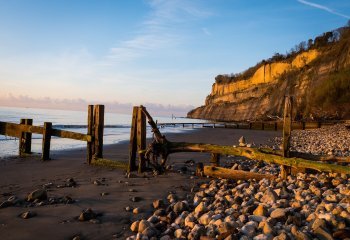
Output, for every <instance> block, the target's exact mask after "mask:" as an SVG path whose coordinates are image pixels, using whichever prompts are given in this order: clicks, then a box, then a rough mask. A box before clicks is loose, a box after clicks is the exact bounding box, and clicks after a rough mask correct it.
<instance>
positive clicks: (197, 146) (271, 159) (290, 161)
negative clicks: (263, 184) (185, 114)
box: [141, 107, 350, 174]
mask: <svg viewBox="0 0 350 240" xmlns="http://www.w3.org/2000/svg"><path fill="white" fill-rule="evenodd" d="M141 109H142V111H143V113H144V114H145V115H146V117H147V119H148V123H149V124H150V126H151V127H152V131H153V133H154V141H153V142H152V143H151V144H149V146H148V148H147V149H146V151H145V157H146V158H147V159H148V160H152V165H153V166H154V167H155V168H157V169H163V168H164V167H165V163H166V160H167V157H168V155H169V154H172V153H177V152H208V153H214V154H215V153H216V154H222V155H234V156H243V157H246V158H249V159H252V160H257V161H264V162H267V163H271V164H279V165H284V166H287V167H293V168H297V169H300V168H301V169H302V168H306V169H314V170H317V171H322V172H336V173H345V174H349V173H350V167H349V166H341V165H336V164H328V163H323V162H317V161H314V160H307V159H303V158H300V157H291V158H286V157H283V156H281V155H279V154H272V153H273V151H272V150H270V151H268V150H267V149H259V148H247V147H231V146H220V145H213V144H204V143H187V142H170V141H168V140H167V139H166V137H165V136H164V135H162V134H161V133H160V131H159V129H158V127H157V124H156V123H155V122H154V121H153V119H152V117H151V116H150V114H149V113H148V112H147V111H146V109H145V108H144V107H141ZM282 154H283V153H282ZM159 156H161V158H162V161H161V163H160V164H158V160H157V159H158V157H159Z"/></svg>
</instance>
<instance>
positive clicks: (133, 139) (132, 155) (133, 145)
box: [128, 107, 139, 172]
mask: <svg viewBox="0 0 350 240" xmlns="http://www.w3.org/2000/svg"><path fill="white" fill-rule="evenodd" d="M138 112H139V107H133V109H132V120H131V129H130V143H129V166H128V172H132V171H135V170H137V167H136V152H137V115H138Z"/></svg>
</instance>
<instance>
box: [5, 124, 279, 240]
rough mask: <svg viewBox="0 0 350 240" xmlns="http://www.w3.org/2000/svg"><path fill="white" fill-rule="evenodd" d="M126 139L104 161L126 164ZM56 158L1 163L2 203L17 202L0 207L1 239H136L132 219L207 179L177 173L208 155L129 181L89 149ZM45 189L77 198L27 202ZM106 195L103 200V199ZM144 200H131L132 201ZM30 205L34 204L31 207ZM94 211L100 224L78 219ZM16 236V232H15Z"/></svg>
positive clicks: (210, 132)
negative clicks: (97, 163)
mask: <svg viewBox="0 0 350 240" xmlns="http://www.w3.org/2000/svg"><path fill="white" fill-rule="evenodd" d="M165 135H166V137H167V139H168V140H170V141H188V142H204V143H213V144H214V143H215V144H222V145H233V144H237V143H238V139H239V138H240V137H241V136H242V135H244V136H245V138H246V140H247V142H252V140H253V139H254V140H255V144H264V143H266V142H267V140H268V139H271V138H273V137H274V136H280V135H281V132H268V131H256V130H240V129H207V128H205V129H198V130H195V131H188V132H183V133H169V134H165ZM128 146H129V143H128V141H124V142H123V143H118V144H112V145H108V146H105V147H104V157H105V158H107V159H111V160H113V159H116V160H119V161H126V162H127V161H128V157H129V152H128ZM51 158H52V160H50V161H47V162H42V161H40V160H39V159H40V157H39V158H38V157H37V156H33V157H27V158H24V159H20V158H19V157H17V158H14V159H10V160H7V161H1V162H0V189H1V195H0V202H4V201H6V200H7V199H8V198H9V197H11V196H15V198H17V199H18V200H19V203H17V205H16V204H15V205H14V206H10V207H6V208H2V209H0V212H1V214H0V239H9V240H10V239H13V240H14V239H28V238H38V237H40V238H43V239H45V238H50V239H73V237H74V236H81V237H83V239H125V238H126V237H128V236H130V235H132V232H131V231H130V229H129V228H130V224H131V222H132V221H135V220H137V219H141V218H144V217H146V216H148V215H149V214H150V212H149V211H150V210H151V204H152V201H153V200H155V199H164V198H166V196H167V195H168V193H169V192H171V191H176V193H177V195H178V196H181V198H184V199H185V198H186V194H188V193H190V190H191V188H192V187H193V186H194V185H196V183H197V182H200V181H206V180H207V179H206V178H204V179H198V178H196V177H192V172H193V171H194V166H188V165H186V168H187V169H188V171H186V172H182V173H179V170H180V169H183V167H184V166H185V163H184V162H185V161H187V160H191V159H192V160H194V161H195V162H203V163H209V158H210V154H208V153H177V154H172V155H171V156H170V158H169V159H168V162H167V164H171V165H172V170H171V171H169V172H167V173H166V174H164V175H160V176H156V177H155V176H153V175H152V173H146V174H144V175H141V176H138V175H137V174H132V176H134V177H132V178H126V177H125V172H124V171H123V170H119V169H116V170H110V169H107V168H103V167H94V166H88V165H87V164H86V160H85V159H86V150H84V149H80V150H77V149H74V150H73V149H68V150H64V151H57V152H56V151H55V152H52V154H51ZM70 178H73V179H74V181H75V182H76V183H77V186H76V187H57V186H62V185H63V186H64V185H65V184H66V181H67V179H70ZM96 180H97V181H103V182H102V183H103V185H95V184H94V182H95V181H96ZM44 185H45V186H49V187H47V194H48V198H49V199H50V198H56V199H59V198H64V197H67V196H68V197H70V198H71V199H73V201H74V202H73V203H71V204H62V203H56V204H43V206H37V205H36V204H38V203H35V204H34V205H33V206H32V205H30V204H29V206H28V203H27V202H26V201H25V202H24V205H23V204H21V202H22V203H23V200H24V199H25V198H26V196H27V194H29V193H30V192H32V191H34V190H36V189H40V188H42V187H43V186H44ZM102 195H103V196H102ZM133 197H140V198H141V200H140V201H137V202H133V201H131V200H130V199H132V198H133ZM31 204H32V203H31ZM126 207H131V208H139V210H140V213H139V214H133V213H132V212H128V211H126V210H125V208H126ZM87 208H91V209H92V210H93V211H96V212H99V213H101V214H102V215H101V217H99V223H91V222H89V221H87V222H80V221H78V220H76V217H78V216H79V215H80V214H81V212H82V211H84V210H85V209H87ZM26 211H32V212H35V213H36V214H37V215H36V216H35V217H33V218H31V219H21V218H20V217H18V215H20V214H21V213H23V212H26ZM13 233H16V234H13Z"/></svg>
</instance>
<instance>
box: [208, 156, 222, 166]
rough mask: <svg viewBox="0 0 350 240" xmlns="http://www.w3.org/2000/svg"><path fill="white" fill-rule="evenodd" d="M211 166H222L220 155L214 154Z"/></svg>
mask: <svg viewBox="0 0 350 240" xmlns="http://www.w3.org/2000/svg"><path fill="white" fill-rule="evenodd" d="M210 165H211V166H213V167H218V166H219V165H220V154H219V153H212V154H211V158H210Z"/></svg>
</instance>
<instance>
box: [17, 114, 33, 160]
mask: <svg viewBox="0 0 350 240" xmlns="http://www.w3.org/2000/svg"><path fill="white" fill-rule="evenodd" d="M20 123H21V124H25V125H33V119H21V122H20ZM31 152H32V134H31V133H27V132H22V133H21V136H20V138H19V156H20V157H22V156H24V154H25V153H31Z"/></svg>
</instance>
